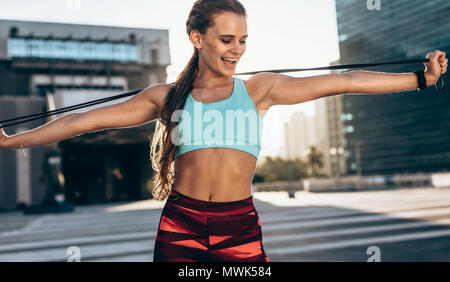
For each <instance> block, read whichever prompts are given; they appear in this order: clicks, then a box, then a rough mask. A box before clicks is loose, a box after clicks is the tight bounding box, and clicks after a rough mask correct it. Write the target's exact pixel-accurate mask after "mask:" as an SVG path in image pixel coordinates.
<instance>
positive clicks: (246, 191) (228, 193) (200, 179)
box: [173, 148, 256, 202]
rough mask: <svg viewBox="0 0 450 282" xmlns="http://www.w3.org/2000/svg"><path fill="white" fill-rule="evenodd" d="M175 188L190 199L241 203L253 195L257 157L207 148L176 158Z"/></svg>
mask: <svg viewBox="0 0 450 282" xmlns="http://www.w3.org/2000/svg"><path fill="white" fill-rule="evenodd" d="M174 169H175V178H174V185H173V188H174V189H175V190H176V191H178V192H180V193H181V194H184V195H186V196H188V197H191V198H194V199H198V200H202V201H211V202H232V201H239V200H242V199H245V198H248V197H250V196H251V192H252V191H251V184H252V179H253V175H254V172H255V169H256V158H255V157H254V156H253V155H251V154H249V153H247V152H244V151H239V150H236V149H230V148H206V149H199V150H194V151H190V152H187V153H185V154H183V155H181V156H179V157H178V158H176V159H175V163H174Z"/></svg>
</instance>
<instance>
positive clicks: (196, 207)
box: [153, 189, 269, 262]
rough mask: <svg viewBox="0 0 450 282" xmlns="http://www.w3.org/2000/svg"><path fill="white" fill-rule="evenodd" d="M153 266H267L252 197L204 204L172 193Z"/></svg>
mask: <svg viewBox="0 0 450 282" xmlns="http://www.w3.org/2000/svg"><path fill="white" fill-rule="evenodd" d="M153 261H154V262H162V261H166V262H168V261H176V262H192V261H202V262H203V261H232V262H268V261H269V259H268V258H267V256H266V254H265V252H264V247H263V244H262V233H261V222H260V221H259V217H258V213H257V212H256V209H255V206H254V205H253V197H252V196H250V197H249V198H247V199H243V200H240V201H234V202H208V201H202V200H197V199H193V198H190V197H188V196H185V195H183V194H181V193H179V192H177V191H175V190H174V189H172V191H171V193H170V195H169V197H168V199H167V201H166V204H165V206H164V209H163V211H162V214H161V219H160V222H159V226H158V232H157V235H156V241H155V249H154V253H153Z"/></svg>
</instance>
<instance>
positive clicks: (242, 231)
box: [151, 0, 268, 262]
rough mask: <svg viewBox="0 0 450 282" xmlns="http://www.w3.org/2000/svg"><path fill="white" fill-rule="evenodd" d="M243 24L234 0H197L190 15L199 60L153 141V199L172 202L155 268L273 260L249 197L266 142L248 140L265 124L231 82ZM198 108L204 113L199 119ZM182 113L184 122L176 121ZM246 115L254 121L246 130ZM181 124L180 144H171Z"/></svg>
mask: <svg viewBox="0 0 450 282" xmlns="http://www.w3.org/2000/svg"><path fill="white" fill-rule="evenodd" d="M246 17H247V15H246V11H245V8H244V7H243V6H242V4H241V3H239V2H238V1H236V0H224V1H215V0H214V1H213V0H199V1H196V2H195V3H194V6H193V7H192V9H191V11H190V13H189V18H188V20H187V22H186V31H187V34H188V35H189V40H190V41H191V43H192V45H193V47H194V54H193V55H192V57H191V60H190V61H189V63H188V65H187V66H186V68H185V69H184V70H183V72H182V73H181V74H180V76H178V78H177V80H176V82H175V84H174V85H173V86H172V87H171V89H170V91H169V93H168V95H167V99H166V101H165V103H164V106H161V119H160V122H159V123H158V124H157V129H156V132H155V135H154V138H153V140H152V148H151V149H152V150H151V151H152V165H153V167H154V169H155V170H156V171H157V172H158V175H157V179H156V180H157V181H156V184H155V186H154V189H153V194H154V196H155V197H156V198H164V197H168V199H167V202H166V205H165V206H164V209H163V212H162V214H161V219H160V223H159V226H158V232H157V236H156V241H155V248H154V258H153V259H154V261H249V262H250V261H262V262H266V261H268V258H267V256H266V254H265V251H264V248H263V245H262V232H261V223H260V221H259V217H258V214H257V212H256V209H255V207H254V205H253V200H252V199H253V198H252V195H251V180H252V177H253V172H254V170H255V165H256V159H257V158H258V154H259V150H260V138H261V137H260V134H253V135H252V134H250V136H249V134H247V133H249V132H253V130H257V129H258V128H260V127H259V126H258V124H259V125H261V126H262V119H261V118H260V116H259V114H258V113H257V110H258V108H257V107H256V104H255V103H254V100H253V99H252V97H251V96H250V94H249V93H248V92H247V89H246V87H247V85H246V84H245V82H244V81H243V80H241V79H238V78H235V77H233V75H234V73H235V68H236V65H237V64H238V62H239V60H240V58H241V57H242V56H243V55H244V53H245V50H246V38H247V37H248V34H247V22H246ZM230 93H231V94H230ZM194 96H195V97H194ZM198 107H200V109H201V107H205V108H206V109H207V110H206V111H205V115H204V116H203V113H201V112H202V111H201V110H200V117H199V118H197V119H196V118H195V117H196V113H197V110H196V109H197V108H198ZM180 111H182V112H183V114H182V116H181V118H180V119H177V118H174V115H177V113H179V112H180ZM230 112H231V113H232V116H231V120H232V121H231V122H230V118H229V117H230ZM248 116H249V117H250V116H251V117H253V119H251V120H253V122H252V121H250V127H245V120H246V118H247V117H248ZM234 117H239V118H238V119H239V120H242V121H244V126H240V125H239V124H242V122H239V121H238V125H237V126H238V127H237V129H236V128H234V122H235V121H234ZM181 119H183V122H181ZM191 120H193V121H194V122H193V126H191ZM195 120H199V122H196V121H195ZM204 121H212V123H211V124H209V125H208V126H204ZM178 124H180V127H181V128H182V131H183V137H184V138H183V139H182V140H183V142H182V143H178V142H175V140H174V137H173V136H177V135H178V134H177V133H178ZM230 128H231V130H229V129H230ZM191 129H192V132H191ZM203 129H204V131H205V133H203ZM234 129H236V130H234ZM212 133H214V134H212ZM252 137H253V138H252ZM191 138H192V139H191ZM177 140H178V139H177ZM184 141H187V143H188V144H185V142H184ZM191 141H192V142H191ZM230 142H231V143H230ZM158 147H159V151H157V148H158ZM175 158H176V159H175ZM172 164H174V171H172ZM237 164H239V166H238V165H237Z"/></svg>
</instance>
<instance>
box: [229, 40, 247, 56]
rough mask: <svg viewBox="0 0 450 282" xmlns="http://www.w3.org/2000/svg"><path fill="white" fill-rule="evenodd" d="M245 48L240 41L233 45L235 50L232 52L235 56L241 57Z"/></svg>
mask: <svg viewBox="0 0 450 282" xmlns="http://www.w3.org/2000/svg"><path fill="white" fill-rule="evenodd" d="M244 50H245V46H244V45H243V44H241V43H240V42H239V41H237V42H235V43H234V44H233V48H232V49H231V52H232V53H233V54H235V55H240V54H242V53H243V52H244Z"/></svg>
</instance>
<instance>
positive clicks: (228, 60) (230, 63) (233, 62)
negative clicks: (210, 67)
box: [220, 57, 237, 67]
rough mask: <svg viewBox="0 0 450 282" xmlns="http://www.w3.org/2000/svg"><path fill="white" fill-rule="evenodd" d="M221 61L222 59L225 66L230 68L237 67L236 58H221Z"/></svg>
mask: <svg viewBox="0 0 450 282" xmlns="http://www.w3.org/2000/svg"><path fill="white" fill-rule="evenodd" d="M220 59H221V60H222V61H223V62H224V63H225V65H227V66H228V67H233V66H235V65H236V62H237V59H234V58H227V57H221V58H220Z"/></svg>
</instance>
